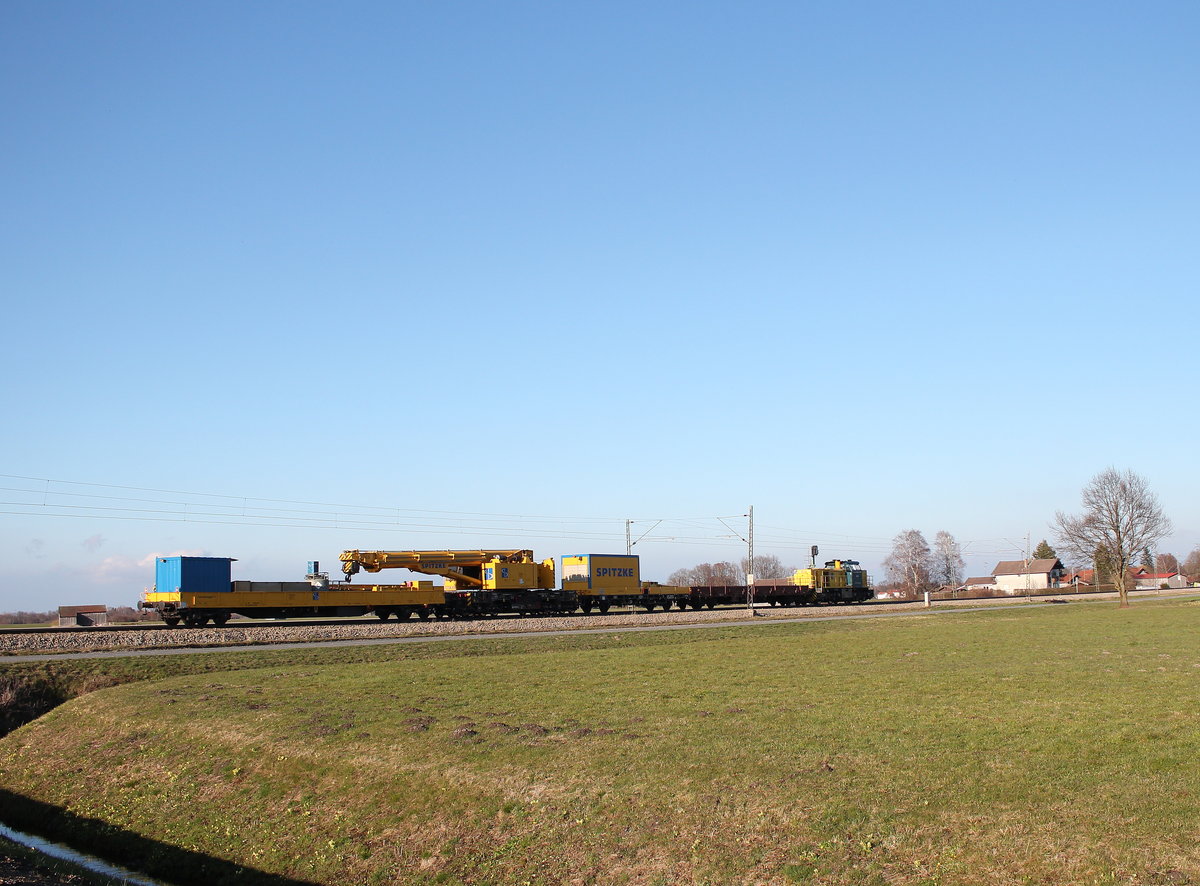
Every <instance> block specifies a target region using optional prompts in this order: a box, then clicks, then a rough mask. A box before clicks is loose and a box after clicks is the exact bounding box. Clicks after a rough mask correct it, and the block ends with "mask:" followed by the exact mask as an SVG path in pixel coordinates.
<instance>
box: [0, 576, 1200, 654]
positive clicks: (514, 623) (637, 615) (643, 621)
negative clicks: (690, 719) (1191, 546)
mask: <svg viewBox="0 0 1200 886" xmlns="http://www.w3.org/2000/svg"><path fill="white" fill-rule="evenodd" d="M1189 592H1190V593H1192V594H1195V593H1196V591H1195V589H1187V590H1183V591H1174V592H1172V593H1171V594H1170V595H1171V596H1174V595H1176V594H1181V593H1182V594H1187V593H1189ZM1143 595H1145V596H1151V595H1153V596H1159V594H1157V592H1153V591H1151V592H1140V593H1137V594H1136V595H1135V594H1131V595H1130V596H1131V597H1132V596H1138V597H1141V596H1143ZM1114 596H1115V595H1113V594H1107V593H1104V594H1089V595H1080V596H1079V597H1074V598H1073V597H1071V596H1066V598H1065V599H1066V600H1073V599H1075V600H1079V601H1080V602H1086V601H1087V600H1089V599H1090V600H1101V599H1105V598H1111V597H1114ZM1162 596H1167V595H1162ZM1048 599H1049V598H1047V597H1045V596H1043V597H1038V596H1035V597H1034V598H1033V599H1032V602H1034V603H1039V602H1040V603H1044V602H1047V601H1048ZM1026 602H1029V601H1027V600H1026V598H1025V597H1023V596H1018V597H991V598H985V599H974V600H939V601H934V605H935V606H936V607H938V608H946V607H953V608H958V607H963V606H968V607H978V606H1005V605H1020V604H1024V603H1026ZM1055 602H1063V600H1062V599H1058V600H1055ZM924 608H925V606H924V603H922V602H919V601H918V602H912V603H875V604H871V603H858V604H854V605H850V606H797V607H793V608H773V607H759V608H756V609H755V611H754V615H755V617H756V618H760V619H762V620H763V621H764V622H765V621H770V620H772V619H774V620H779V619H795V618H821V617H828V616H836V615H864V614H870V613H879V612H896V613H899V612H912V613H917V612H919V611H921V610H923V609H924ZM748 618H749V615H748V613H747V612H746V610H745V609H744V608H741V607H738V608H728V609H713V610H708V609H705V610H701V611H699V612H696V611H692V610H688V611H687V612H681V611H679V610H671V611H670V612H642V611H634V612H621V611H619V610H614V611H613V612H610V613H609V614H607V615H580V614H576V615H569V616H553V617H542V618H495V619H481V620H478V621H404V622H401V621H395V620H391V621H386V622H381V621H362V620H359V619H350V620H347V621H346V622H345V623H344V624H334V625H331V624H320V625H314V624H304V623H287V622H280V623H278V624H263V623H261V622H258V623H254V624H248V625H243V626H239V623H238V621H236V620H235V621H232V622H230V623H229V624H228V625H226V626H225V627H222V628H215V627H206V628H185V627H178V628H167V627H165V626H164V627H162V628H157V629H150V630H144V631H105V630H104V629H103V628H97V629H95V630H80V629H78V628H66V629H63V630H62V631H52V632H48V633H28V634H26V633H12V634H3V635H0V662H3V660H4V656H5V655H29V654H31V653H33V654H36V653H39V652H44V653H64V652H98V651H104V650H115V649H129V648H135V649H162V648H169V647H172V646H195V647H213V646H249V645H262V644H266V643H305V642H313V641H322V640H331V641H336V640H369V639H386V638H391V637H434V636H452V635H465V634H471V635H481V634H482V635H489V634H495V635H504V634H513V633H525V632H532V631H571V630H587V629H591V630H597V629H599V630H603V629H604V628H618V627H643V626H647V625H670V624H706V623H713V622H717V623H719V622H732V621H746V620H747V619H748Z"/></svg>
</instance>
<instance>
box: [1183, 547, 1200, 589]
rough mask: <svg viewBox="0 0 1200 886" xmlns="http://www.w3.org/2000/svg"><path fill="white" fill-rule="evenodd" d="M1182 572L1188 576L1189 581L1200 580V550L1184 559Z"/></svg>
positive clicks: (1197, 549)
mask: <svg viewBox="0 0 1200 886" xmlns="http://www.w3.org/2000/svg"><path fill="white" fill-rule="evenodd" d="M1181 571H1182V572H1183V574H1184V575H1186V576H1187V578H1188V580H1189V581H1197V580H1198V579H1200V548H1196V549H1195V550H1194V551H1192V552H1191V553H1190V554H1188V555H1187V557H1186V558H1184V561H1183V566H1182V567H1181Z"/></svg>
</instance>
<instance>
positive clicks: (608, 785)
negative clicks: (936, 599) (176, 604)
mask: <svg viewBox="0 0 1200 886" xmlns="http://www.w3.org/2000/svg"><path fill="white" fill-rule="evenodd" d="M1198 641H1200V603H1196V602H1163V603H1158V602H1147V603H1140V604H1139V605H1137V606H1135V607H1134V608H1133V609H1129V610H1120V609H1117V608H1116V607H1115V605H1113V604H1071V605H1066V606H1058V607H1048V608H1030V609H1014V608H1006V609H1004V610H1003V611H998V612H990V613H969V614H956V615H949V616H930V615H925V616H914V617H906V618H890V619H883V620H876V621H856V622H846V623H819V624H807V625H806V624H800V625H778V626H769V627H755V628H720V629H707V630H702V631H687V632H669V633H662V634H637V635H632V634H631V635H620V634H614V635H603V636H598V637H567V638H539V639H535V640H520V641H517V640H488V641H464V642H461V643H454V644H450V643H446V644H438V646H437V648H436V649H431V648H413V647H405V648H398V647H391V648H386V647H373V648H371V649H370V650H356V651H352V652H351V651H346V650H320V651H311V652H306V653H299V652H296V653H269V654H263V655H262V656H257V655H251V654H247V653H241V654H237V655H236V659H237V666H238V667H241V668H242V669H241V670H228V671H226V670H220V669H219V667H220V663H219V661H217V662H215V663H214V658H215V657H214V656H183V657H180V658H178V659H176V660H175V661H173V662H172V663H170V664H166V663H162V662H161V660H156V661H154V662H153V663H145V664H143V663H135V664H133V665H132V666H131V665H130V661H132V660H125V663H124V664H116V665H114V664H104V665H87V666H79V665H53V664H52V663H47V664H46V665H38V666H36V667H37V668H40V669H42V670H41V671H36V672H35V671H30V670H26V671H22V672H21V673H23V674H26V675H30V674H34V673H40V674H42V675H43V676H45V675H46V674H47V673H49V671H48V670H47V669H51V668H59V669H60V670H58V671H55V672H54V673H53V676H54V679H57V680H59V681H66V682H70V680H71V679H76V680H78V679H85V678H86V680H91V681H93V682H94V681H102V680H104V679H109V680H112V681H125V680H129V679H135V678H144V679H139V680H138V682H133V683H128V684H126V685H120V686H115V687H113V688H108V689H102V690H99V691H94V692H90V693H88V694H86V695H83V696H82V697H79V698H77V699H75V700H73V701H70V702H68V703H66V704H64V705H62V706H60V707H58V708H56V709H55V710H53V711H51V712H50V713H49V714H47V715H45V716H44V717H42V718H41V719H39V720H37V721H35V722H34V723H31V724H29V725H27V726H25V727H23V728H21V729H19V730H17V731H16V732H14V733H12V734H11V735H9V736H8V737H7V738H5V739H3V740H2V741H0V789H3V791H5V792H6V794H5V795H4V799H6V801H7V802H6V804H5V805H6V806H7V808H8V809H10V810H14V812H15V814H16V815H17V816H18V817H25V818H28V819H30V820H31V821H29V822H22V821H12V822H10V823H11V824H13V825H15V826H18V827H19V826H21V825H22V824H23V823H25V824H31V823H33V824H38V825H39V826H40V827H41V828H42V829H53V828H55V827H68V826H69V827H70V829H72V830H74V831H75V833H76V836H77V838H78V837H79V835H80V834H81V833H82V834H83V839H85V840H86V839H91V840H94V841H96V842H99V843H102V844H103V845H105V847H106V851H107V854H109V855H113V854H117V855H120V854H121V853H125V854H126V855H127V856H132V857H143V858H149V860H150V863H151V865H152V866H153V865H154V864H157V865H158V866H159V870H158V873H159V874H160V875H162V876H164V877H165V878H167V879H170V880H172V881H174V882H187V881H189V880H190V881H191V882H220V881H222V880H224V881H228V882H239V883H249V882H253V881H254V880H255V879H256V878H257V879H259V880H261V881H262V882H274V883H289V882H290V883H295V882H317V883H336V884H347V886H348V884H358V883H363V884H370V883H406V884H407V883H467V884H484V883H495V884H510V883H512V884H524V883H529V884H539V883H540V884H558V883H597V884H600V883H605V884H606V883H646V884H652V883H661V884H673V883H711V884H723V883H810V882H811V883H879V884H883V883H889V884H891V883H897V884H909V883H912V884H917V883H930V884H934V883H1002V884H1006V883H1012V884H1017V883H1046V884H1076V883H1135V882H1136V883H1148V884H1155V883H1161V884H1187V883H1200V848H1198V846H1200V796H1198V789H1200V758H1198V752H1200V705H1198V704H1197V702H1198V700H1200V692H1198V691H1197V688H1198V687H1200V642H1198ZM347 656H353V657H355V661H353V662H350V663H345V662H340V661H339V660H338V659H339V657H341V658H345V657H347ZM234 657H235V656H232V655H231V656H226V657H225V658H228V659H233V658H234ZM199 659H207V661H205V662H204V663H202V664H201V663H200V662H199ZM255 659H257V662H256V663H257V664H260V665H262V667H258V668H247V667H246V664H247V662H248V661H254V660H255ZM72 667H74V668H81V670H80V671H78V672H71V671H70V668H72ZM131 667H132V668H134V669H145V671H146V673H143V672H139V671H136V670H130V668H131ZM13 668H15V666H10V667H9V668H3V667H0V675H2V674H4V673H5V672H7V671H10V669H13ZM105 668H116V669H117V672H113V673H109V674H106V673H105V672H104V670H105ZM192 668H204V669H205V670H204V672H197V673H189V671H190V670H191V669H192ZM167 671H173V672H174V674H173V675H172V674H168V673H167ZM12 672H16V671H12ZM80 674H84V675H85V677H81V676H80ZM59 809H61V810H65V811H63V812H61V814H60V813H58V812H57V810H59ZM9 814H10V813H9V812H5V813H4V815H9ZM35 820H36V821H35ZM117 860H120V859H117ZM207 862H211V864H209V865H208V867H206V868H204V869H203V870H201V866H202V865H204V864H206V863H207ZM241 868H246V869H248V870H246V871H245V872H240V869H241Z"/></svg>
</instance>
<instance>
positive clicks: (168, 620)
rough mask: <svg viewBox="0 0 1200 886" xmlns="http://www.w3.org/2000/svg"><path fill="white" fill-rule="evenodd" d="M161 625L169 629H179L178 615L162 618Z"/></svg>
mask: <svg viewBox="0 0 1200 886" xmlns="http://www.w3.org/2000/svg"><path fill="white" fill-rule="evenodd" d="M163 624H165V625H166V626H167V627H169V628H177V627H179V616H178V615H171V616H164V617H163Z"/></svg>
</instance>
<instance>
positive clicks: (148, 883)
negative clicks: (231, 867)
mask: <svg viewBox="0 0 1200 886" xmlns="http://www.w3.org/2000/svg"><path fill="white" fill-rule="evenodd" d="M0 837H4V838H5V839H7V840H11V841H12V842H13V843H19V844H20V845H22V846H26V847H28V848H30V849H35V850H37V851H38V852H40V853H42V854H43V855H49V856H51V857H52V858H58V859H61V860H63V861H69V862H71V864H75V865H79V867H81V868H86V869H87V870H89V871H91V872H92V873H95V874H102V875H103V876H105V877H111V878H112V879H114V880H116V881H118V882H120V883H129V884H132V886H169V884H167V883H164V882H163V881H162V880H152V879H150V878H149V877H146V876H144V875H142V874H135V873H134V872H133V871H127V870H125V869H124V868H119V867H117V866H116V865H114V864H109V863H108V862H106V861H103V860H101V859H99V858H96V857H94V856H91V855H86V854H84V853H82V852H77V851H76V850H74V849H72V848H70V847H69V846H63V845H62V844H61V843H51V842H50V841H49V840H44V839H42V838H41V837H35V836H33V835H32V834H23V833H21V832H20V831H14V830H13V829H12V828H10V827H7V826H6V825H3V824H0Z"/></svg>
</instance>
